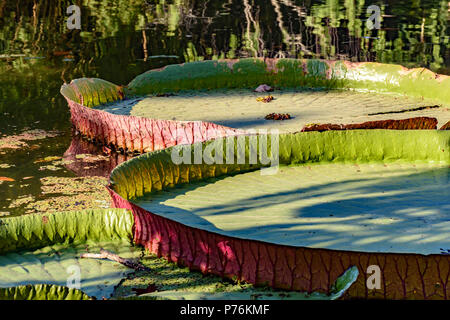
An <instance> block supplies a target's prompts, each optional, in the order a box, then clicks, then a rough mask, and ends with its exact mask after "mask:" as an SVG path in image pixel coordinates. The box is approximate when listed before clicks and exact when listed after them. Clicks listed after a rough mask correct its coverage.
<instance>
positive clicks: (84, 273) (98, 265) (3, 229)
mask: <svg viewBox="0 0 450 320" xmlns="http://www.w3.org/2000/svg"><path fill="white" fill-rule="evenodd" d="M132 226H133V216H132V214H131V212H128V211H126V210H123V209H105V210H84V211H70V212H57V213H49V214H34V215H25V216H19V217H11V218H4V219H0V254H1V255H0V288H3V289H2V290H1V291H0V297H1V298H2V299H3V298H5V299H11V298H13V297H17V298H18V299H20V297H23V296H28V297H33V298H36V299H41V298H43V297H47V298H52V299H63V298H65V297H66V296H67V295H74V294H75V293H74V292H69V291H67V292H66V291H65V289H55V288H56V287H55V288H54V287H39V286H41V285H44V284H45V285H49V286H50V285H53V286H60V287H69V288H72V289H79V290H81V291H82V292H84V294H86V295H88V296H90V297H95V298H98V299H102V298H103V297H105V298H109V297H110V296H111V294H112V293H113V291H114V287H115V286H116V285H118V284H119V282H120V281H121V280H122V279H123V278H124V277H125V276H126V275H127V274H128V273H130V272H134V270H133V269H129V268H127V267H125V266H123V265H122V264H119V263H117V262H115V261H110V260H100V259H92V258H83V259H82V258H80V255H81V254H83V253H88V252H89V253H100V249H101V248H104V249H106V250H108V251H110V252H112V253H115V254H117V255H119V256H120V257H123V258H139V256H140V254H141V249H139V248H135V247H134V246H133V243H132ZM26 286H28V287H26ZM14 288H16V289H14ZM55 290H56V291H55ZM75 296H76V297H78V296H77V295H75ZM76 297H75V298H76Z"/></svg>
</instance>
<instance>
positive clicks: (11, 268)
mask: <svg viewBox="0 0 450 320" xmlns="http://www.w3.org/2000/svg"><path fill="white" fill-rule="evenodd" d="M101 248H104V249H106V250H108V251H110V252H114V253H116V254H118V255H119V256H121V257H123V258H138V257H139V254H140V252H141V250H139V249H135V248H133V247H132V245H131V244H130V243H129V242H128V243H127V242H99V243H95V242H92V243H89V242H88V243H85V244H79V245H69V246H68V245H65V244H56V245H52V246H48V247H44V248H41V249H37V250H33V251H19V252H14V253H8V254H6V255H2V256H0V287H11V286H19V285H27V284H55V285H60V286H67V285H68V284H69V285H70V283H72V282H71V281H70V279H71V278H70V276H71V275H74V270H79V272H80V285H81V286H80V287H79V288H78V289H80V290H82V291H83V292H84V293H86V294H87V295H89V296H91V297H96V298H97V299H102V298H103V297H105V298H109V296H110V295H111V294H112V293H113V291H114V287H115V286H116V285H117V284H119V282H120V281H121V280H122V279H123V278H124V277H126V275H127V274H129V273H130V272H134V270H133V269H130V268H127V267H125V266H123V265H122V264H120V263H118V262H115V261H110V260H101V259H81V258H80V255H81V254H82V253H86V252H91V253H99V252H100V249H101ZM68 281H69V282H68Z"/></svg>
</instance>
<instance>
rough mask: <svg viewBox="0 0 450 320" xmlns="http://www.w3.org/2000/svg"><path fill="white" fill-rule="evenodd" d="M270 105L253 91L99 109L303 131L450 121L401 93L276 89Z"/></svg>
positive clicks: (189, 94) (445, 113) (448, 112)
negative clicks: (277, 116)
mask: <svg viewBox="0 0 450 320" xmlns="http://www.w3.org/2000/svg"><path fill="white" fill-rule="evenodd" d="M271 94H272V95H273V97H274V98H275V100H273V101H271V102H270V103H261V102H258V101H257V98H258V97H261V94H258V93H254V92H253V91H252V90H249V89H236V90H212V91H184V92H178V93H177V94H176V95H172V96H168V97H159V96H150V97H146V98H143V99H141V100H140V101H136V102H135V103H133V104H130V103H129V104H126V105H124V102H118V103H113V104H107V105H103V106H99V107H98V109H101V110H103V111H107V112H109V113H112V114H118V115H132V116H139V117H146V118H151V119H161V120H179V121H196V120H200V121H206V122H212V123H216V124H219V125H223V126H226V127H231V128H237V129H257V130H258V129H278V130H280V131H282V132H296V131H300V129H301V128H303V127H304V126H306V125H308V124H311V123H317V124H323V123H344V124H350V123H362V122H366V121H377V120H386V119H394V120H400V119H405V118H409V117H433V118H436V119H438V124H437V125H438V127H439V128H440V127H442V126H443V125H444V124H445V123H446V122H447V121H449V120H450V109H448V108H446V107H442V106H439V105H434V104H432V102H430V101H424V100H422V99H419V98H410V97H407V96H400V95H387V94H375V93H361V92H355V91H341V90H299V89H297V90H287V89H285V90H276V91H274V92H272V93H271ZM270 113H283V114H284V113H287V114H289V115H290V116H291V119H289V120H286V121H268V120H266V119H265V116H266V115H268V114H270Z"/></svg>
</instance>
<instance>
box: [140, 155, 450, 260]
mask: <svg viewBox="0 0 450 320" xmlns="http://www.w3.org/2000/svg"><path fill="white" fill-rule="evenodd" d="M449 178H450V169H449V167H448V165H447V164H439V163H435V164H433V163H428V164H421V163H417V164H413V163H410V164H409V163H403V164H398V163H397V164H396V163H392V164H360V165H356V164H323V165H311V166H306V165H303V166H283V167H280V168H279V170H278V172H277V173H276V174H273V175H261V172H260V171H259V170H258V171H253V172H248V173H242V174H238V175H234V176H229V177H224V178H215V179H210V180H208V181H203V182H197V183H191V184H189V185H185V186H183V187H178V188H175V189H171V190H167V191H160V192H158V193H155V194H152V195H151V196H147V197H140V198H138V199H137V200H134V203H136V204H137V205H139V206H141V207H142V208H145V209H146V210H148V211H150V212H155V213H157V214H160V215H163V216H165V217H167V218H169V219H172V220H176V221H179V222H181V223H183V224H187V225H189V226H192V227H198V228H201V229H205V230H209V231H212V232H217V233H221V234H226V235H230V236H235V237H238V238H245V239H253V240H262V241H267V242H272V243H277V244H282V245H293V246H307V247H314V248H329V249H340V250H354V251H368V252H378V251H380V252H409V253H423V254H432V253H439V252H440V248H443V247H448V246H449V243H450V222H449V221H448V213H449V212H450V189H449V188H448V183H449Z"/></svg>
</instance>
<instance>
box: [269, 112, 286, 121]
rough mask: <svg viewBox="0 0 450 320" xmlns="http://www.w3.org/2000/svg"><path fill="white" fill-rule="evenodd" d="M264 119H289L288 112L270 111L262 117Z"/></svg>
mask: <svg viewBox="0 0 450 320" xmlns="http://www.w3.org/2000/svg"><path fill="white" fill-rule="evenodd" d="M264 119H266V120H288V119H291V115H290V114H289V113H270V114H268V115H267V116H265V117H264Z"/></svg>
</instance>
